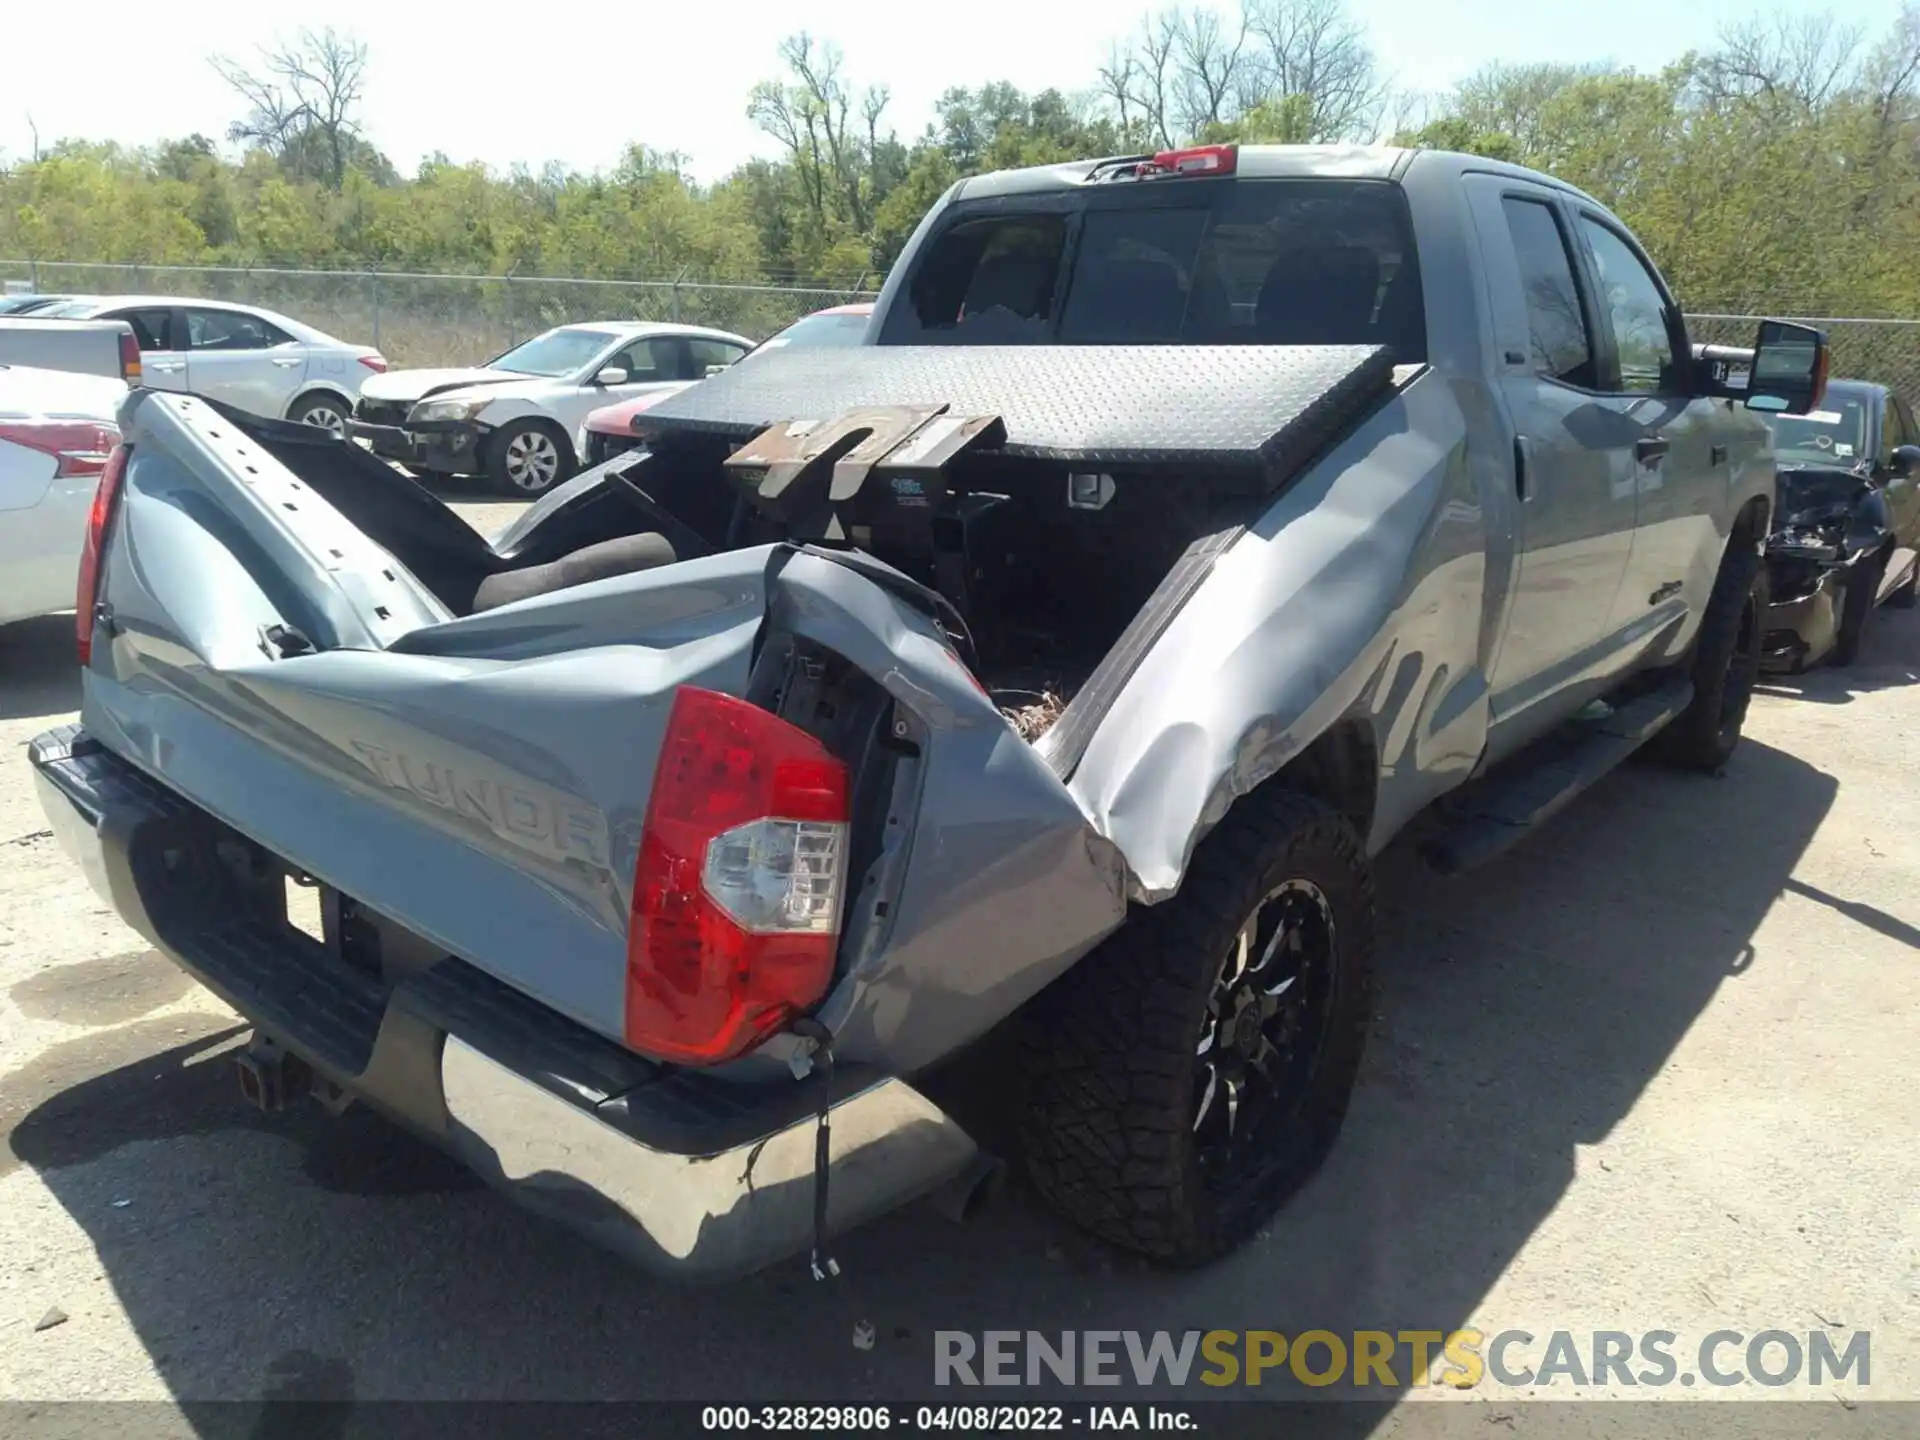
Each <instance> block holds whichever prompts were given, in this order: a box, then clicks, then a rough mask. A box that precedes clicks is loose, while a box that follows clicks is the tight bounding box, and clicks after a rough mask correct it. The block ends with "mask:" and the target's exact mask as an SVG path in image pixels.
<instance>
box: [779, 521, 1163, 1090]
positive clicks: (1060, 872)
mask: <svg viewBox="0 0 1920 1440" xmlns="http://www.w3.org/2000/svg"><path fill="white" fill-rule="evenodd" d="M768 619H769V622H770V624H771V626H772V627H774V628H776V629H784V630H790V631H792V632H793V633H795V634H798V635H804V636H806V637H807V638H809V639H811V640H814V641H816V642H817V643H819V644H821V645H824V646H826V647H827V648H828V649H830V650H832V651H834V652H836V653H837V654H839V655H841V656H843V657H845V658H846V659H847V660H849V661H851V662H852V663H853V664H854V665H856V666H858V667H859V668H860V669H861V670H863V671H865V672H866V673H867V674H868V675H870V676H872V677H873V678H874V679H875V680H877V681H878V682H879V683H880V684H881V686H882V687H883V688H884V689H885V690H886V691H887V692H888V694H890V695H891V696H892V697H893V698H894V699H895V700H896V701H897V702H898V703H899V704H901V705H903V706H905V707H906V708H907V709H909V710H910V711H912V712H913V715H914V717H915V718H916V719H917V720H918V721H919V723H920V727H921V729H920V733H919V734H918V735H917V736H916V740H917V743H918V748H919V749H920V752H921V755H920V763H919V765H918V766H917V767H916V768H917V771H918V773H917V775H916V776H915V777H914V783H913V786H912V789H913V791H914V792H915V793H914V794H913V795H912V797H911V798H910V800H909V801H908V803H907V804H906V805H904V806H903V807H901V809H902V810H903V811H904V816H905V818H904V819H903V821H902V823H904V824H906V825H907V826H908V827H909V829H910V831H911V834H910V837H909V839H908V840H907V844H908V846H909V847H910V861H911V863H909V864H907V865H906V866H905V867H904V869H903V872H902V875H903V879H902V883H901V884H900V887H899V889H898V891H897V892H896V893H895V894H892V895H889V896H888V897H886V898H887V901H888V912H889V913H888V915H887V917H886V919H885V920H884V921H882V922H879V923H881V924H883V925H884V926H885V927H886V928H885V934H884V936H882V937H880V941H881V943H877V944H871V945H863V944H862V943H861V942H862V938H863V937H862V936H861V935H860V934H859V933H858V930H857V928H856V927H850V929H849V933H848V934H847V937H846V941H845V943H844V944H843V947H842V949H843V953H850V954H851V955H852V956H853V960H852V964H851V968H850V970H849V971H848V973H847V974H846V975H845V976H844V977H843V978H842V980H841V982H840V984H839V985H838V986H837V988H836V989H835V991H834V992H833V994H832V995H831V996H830V997H829V998H828V1000H827V1001H826V1003H825V1004H824V1005H823V1006H822V1007H821V1010H820V1013H819V1018H820V1019H821V1020H822V1021H823V1022H824V1023H825V1024H826V1025H827V1027H828V1028H829V1029H830V1030H832V1031H833V1033H834V1051H835V1054H836V1055H838V1056H839V1057H841V1058H842V1059H848V1060H858V1061H867V1062H871V1063H875V1064H881V1065H885V1066H887V1067H889V1068H891V1069H893V1070H895V1071H896V1072H897V1073H901V1074H912V1073H914V1072H915V1071H917V1070H920V1069H922V1068H924V1067H925V1066H926V1065H928V1064H930V1063H932V1062H933V1061H934V1060H937V1059H939V1058H940V1057H941V1056H942V1055H944V1054H946V1053H948V1052H950V1051H951V1050H953V1049H954V1048H955V1047H956V1046H958V1045H962V1044H965V1043H966V1042H967V1041H969V1040H972V1039H974V1038H976V1037H977V1036H979V1035H981V1034H984V1033H985V1032H986V1031H987V1030H988V1029H990V1028H991V1027H992V1026H993V1025H994V1024H996V1023H997V1022H998V1021H1000V1020H1001V1019H1003V1018H1005V1017H1006V1016H1007V1015H1008V1014H1010V1013H1012V1012H1013V1011H1014V1010H1015V1009H1017V1008H1018V1007H1019V1006H1020V1004H1021V1003H1022V1002H1024V1001H1025V1000H1027V999H1028V998H1029V997H1030V996H1032V995H1033V994H1035V993H1036V992H1037V991H1039V990H1040V989H1041V988H1042V987H1043V986H1045V985H1046V984H1047V983H1048V982H1049V981H1051V980H1052V979H1054V977H1056V976H1057V975H1059V974H1060V973H1061V972H1062V971H1064V970H1065V969H1067V967H1068V966H1070V965H1071V964H1072V963H1073V962H1074V961H1075V960H1077V959H1079V958H1080V957H1081V956H1082V955H1083V954H1085V953H1086V952H1087V951H1088V950H1089V949H1091V948H1092V947H1093V946H1094V945H1095V944H1096V943H1097V942H1098V941H1099V940H1100V939H1102V938H1103V937H1104V936H1105V935H1107V934H1108V933H1109V932H1110V931H1112V930H1113V929H1115V928H1116V927H1117V926H1118V925H1119V924H1120V922H1121V920H1122V919H1123V918H1124V917H1125V915H1126V884H1125V867H1124V865H1123V863H1122V861H1121V859H1120V857H1119V855H1118V853H1117V852H1116V850H1115V849H1114V847H1113V846H1112V845H1111V844H1110V843H1109V842H1108V841H1106V840H1105V839H1104V838H1102V837H1101V836H1100V835H1099V834H1098V833H1096V831H1095V830H1094V828H1093V826H1092V825H1091V824H1090V823H1089V822H1088V818H1087V815H1086V813H1085V812H1084V811H1083V810H1082V809H1081V808H1080V806H1079V804H1078V803H1077V802H1076V801H1075V799H1074V798H1073V796H1071V795H1070V794H1068V792H1067V789H1066V787H1065V786H1063V785H1062V784H1061V783H1060V781H1059V779H1058V778H1057V777H1056V776H1055V775H1054V774H1053V772H1052V771H1051V770H1050V769H1048V767H1047V765H1046V764H1045V762H1044V761H1042V760H1041V759H1040V757H1039V756H1037V755H1036V754H1035V753H1034V751H1033V748H1032V747H1031V746H1030V745H1028V744H1027V743H1026V742H1025V741H1024V740H1022V739H1021V738H1020V737H1019V736H1018V735H1017V734H1015V733H1014V731H1013V729H1012V727H1011V726H1009V725H1008V724H1007V722H1006V721H1005V720H1004V719H1002V718H1001V716H1000V713H999V711H997V710H996V709H995V708H994V706H993V703H992V702H991V701H990V700H989V699H988V698H987V697H986V696H985V695H983V694H981V692H980V691H979V690H978V689H976V688H975V687H974V685H973V683H972V681H971V680H970V679H969V677H968V676H967V674H966V672H965V671H964V670H963V669H962V668H961V666H960V664H959V663H958V661H957V659H956V657H955V656H954V654H953V652H952V651H951V650H950V649H948V648H947V645H946V643H945V642H944V641H943V640H942V639H941V638H939V636H938V635H937V633H936V632H935V630H934V628H933V625H932V623H931V622H930V621H928V620H926V619H925V618H924V617H922V616H920V615H918V614H916V613H915V612H913V611H911V610H909V609H907V608H906V607H905V606H902V605H901V604H899V603H898V602H896V601H894V600H893V599H892V598H891V597H889V596H888V595H886V594H885V593H884V592H883V591H882V590H880V589H879V588H878V587H877V586H875V585H873V584H871V583H870V582H868V581H866V580H864V579H862V578H861V577H860V576H858V575H856V574H854V573H853V572H852V571H850V570H848V569H847V568H846V567H844V566H841V565H837V564H835V563H834V562H833V561H831V560H827V559H823V558H821V557H818V556H815V555H809V554H799V555H796V556H794V557H793V558H792V559H791V560H790V561H789V562H788V563H787V565H786V566H785V568H784V569H782V570H781V572H780V574H779V576H778V578H777V579H776V580H775V582H774V584H773V593H772V600H771V606H770V609H769V614H768ZM896 813H899V812H896ZM857 882H858V877H855V883H857ZM853 908H856V909H857V907H853Z"/></svg>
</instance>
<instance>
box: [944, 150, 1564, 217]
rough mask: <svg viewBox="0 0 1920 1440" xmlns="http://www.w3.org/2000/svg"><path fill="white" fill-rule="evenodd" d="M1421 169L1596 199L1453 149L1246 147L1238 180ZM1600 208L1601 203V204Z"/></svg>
mask: <svg viewBox="0 0 1920 1440" xmlns="http://www.w3.org/2000/svg"><path fill="white" fill-rule="evenodd" d="M1127 158H1138V157H1127V156H1119V155H1115V156H1107V157H1104V158H1101V159H1097V160H1075V161H1071V162H1069V163H1067V164H1064V165H1035V166H1032V167H1030V168H1028V169H1024V170H996V171H994V172H993V173H992V174H988V175H976V176H973V177H972V178H970V179H966V180H962V181H961V182H960V183H959V184H958V185H957V186H955V187H954V190H953V192H952V198H953V199H954V200H984V199H989V198H992V197H994V196H1000V195H1020V194H1031V193H1034V192H1037V191H1048V190H1069V189H1073V188H1075V187H1076V186H1078V185H1079V184H1080V183H1081V182H1082V181H1084V180H1085V179H1086V177H1087V176H1088V175H1089V174H1091V173H1092V172H1093V171H1094V170H1096V169H1098V168H1099V167H1100V166H1102V165H1110V164H1112V163H1114V161H1116V160H1123V159H1127ZM1416 166H1417V168H1418V170H1419V171H1420V174H1421V178H1422V179H1426V178H1427V177H1428V176H1429V175H1432V176H1434V177H1435V178H1440V177H1444V176H1455V175H1462V174H1465V173H1467V172H1468V171H1473V172H1476V173H1481V174H1487V173H1491V174H1495V175H1509V176H1512V177H1513V178H1514V179H1516V180H1527V181H1531V182H1532V183H1534V184H1536V185H1550V186H1552V187H1553V188H1554V189H1556V190H1562V191H1565V192H1567V193H1568V194H1572V195H1579V196H1581V198H1583V199H1591V198H1592V197H1590V196H1587V195H1585V194H1584V192H1582V191H1580V190H1577V189H1575V188H1574V187H1573V186H1571V185H1569V184H1567V183H1566V182H1565V181H1564V180H1556V179H1554V178H1553V177H1552V176H1551V175H1543V174H1541V173H1540V172H1539V171H1537V170H1529V169H1527V168H1525V167H1524V166H1520V165H1509V164H1507V163H1506V162H1504V161H1500V160H1488V159H1486V158H1484V157H1482V156H1479V155H1462V154H1458V153H1455V152H1453V151H1450V150H1410V149H1407V148H1405V147H1403V146H1399V145H1242V146H1241V147H1240V155H1239V163H1238V165H1237V167H1236V169H1235V177H1236V178H1243V179H1254V180H1399V179H1401V178H1402V177H1403V176H1405V175H1406V174H1407V172H1408V171H1409V170H1410V169H1413V168H1415V167H1416ZM1596 203H1597V202H1596Z"/></svg>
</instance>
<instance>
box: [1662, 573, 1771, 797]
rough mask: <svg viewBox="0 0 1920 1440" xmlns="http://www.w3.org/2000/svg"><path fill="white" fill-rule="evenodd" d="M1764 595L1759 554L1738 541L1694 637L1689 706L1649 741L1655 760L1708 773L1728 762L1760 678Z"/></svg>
mask: <svg viewBox="0 0 1920 1440" xmlns="http://www.w3.org/2000/svg"><path fill="white" fill-rule="evenodd" d="M1768 594H1769V591H1768V586H1767V567H1766V563H1765V561H1764V560H1763V559H1762V558H1761V555H1760V551H1759V549H1758V548H1757V547H1756V546H1755V545H1754V544H1753V542H1752V541H1751V540H1749V539H1745V538H1742V537H1740V536H1735V538H1734V539H1733V540H1732V541H1731V542H1729V544H1728V546H1727V553H1726V556H1725V558H1723V559H1722V560H1721V562H1720V573H1719V574H1718V575H1717V576H1715V577H1714V582H1713V590H1712V592H1711V593H1710V594H1709V595H1708V596H1707V610H1706V614H1705V615H1703V616H1702V617H1701V619H1700V630H1699V633H1698V635H1697V636H1696V637H1695V639H1694V647H1693V665H1692V670H1693V702H1692V703H1691V704H1690V705H1688V706H1687V708H1686V709H1685V710H1683V711H1681V712H1680V714H1679V715H1677V716H1675V717H1674V719H1673V721H1672V723H1671V724H1669V725H1668V726H1667V728H1666V729H1664V730H1662V731H1661V732H1660V733H1659V734H1658V735H1657V736H1655V737H1654V740H1653V746H1652V748H1653V750H1654V752H1655V753H1656V754H1657V755H1659V756H1660V758H1662V759H1664V760H1668V761H1670V762H1672V763H1673V764H1676V765H1683V766H1686V767H1688V768H1689V769H1694V770H1704V771H1708V772H1709V773H1711V772H1712V771H1716V770H1718V769H1720V767H1721V766H1723V765H1725V764H1726V763H1727V761H1728V760H1729V759H1730V758H1731V757H1732V755H1733V752H1734V750H1735V748H1736V747H1738V745H1739V744H1740V729H1741V727H1742V726H1743V725H1744V724H1745V723H1746V718H1747V706H1748V704H1749V703H1750V702H1751V701H1752V699H1753V687H1754V685H1755V683H1756V682H1757V681H1758V680H1759V678H1760V648H1761V642H1762V640H1763V639H1764V636H1765V627H1766V623H1767V597H1768Z"/></svg>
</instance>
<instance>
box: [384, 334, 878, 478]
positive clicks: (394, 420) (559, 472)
mask: <svg viewBox="0 0 1920 1440" xmlns="http://www.w3.org/2000/svg"><path fill="white" fill-rule="evenodd" d="M872 313H873V307H872V306H871V305H870V304H853V305H837V306H834V307H832V308H830V309H827V310H821V311H816V312H815V313H814V314H812V315H808V316H805V317H803V318H801V319H799V320H796V321H795V322H794V323H793V324H791V325H789V326H788V327H787V328H786V329H784V330H782V331H780V332H779V333H778V334H776V335H774V336H773V337H772V338H770V339H768V340H765V341H762V342H761V343H760V344H759V345H757V346H756V345H755V344H754V343H753V342H752V341H751V340H749V339H747V338H746V337H745V336H743V335H735V334H733V333H731V332H730V331H726V330H711V329H707V328H705V327H703V326H697V325H667V324H644V323H614V322H608V323H599V324H582V325H561V326H558V327H557V328H555V329H552V330H549V331H547V332H546V333H545V334H544V335H536V336H535V337H534V338H533V339H531V340H528V341H527V342H525V343H524V344H521V345H516V346H515V347H514V348H513V349H511V350H509V351H507V352H506V354H504V355H497V356H495V357H494V358H493V359H491V360H489V361H487V362H486V363H485V364H484V365H480V366H478V367H476V368H474V369H471V370H396V371H393V372H391V373H390V374H387V375H384V376H381V377H379V378H378V379H375V380H370V381H368V382H367V384H366V385H365V386H363V387H362V389H361V392H360V399H359V402H358V404H357V405H356V406H355V408H354V414H353V420H352V422H351V424H350V426H349V430H348V433H349V434H351V435H352V436H353V438H354V439H356V440H360V441H362V442H364V443H365V444H366V445H367V446H369V447H370V448H371V449H372V450H373V452H374V454H376V455H378V456H380V457H381V458H382V459H385V460H391V461H395V462H397V463H399V464H401V465H404V466H406V467H407V468H408V469H409V470H413V471H418V472H421V473H424V474H432V475H452V476H467V477H483V478H485V479H486V480H487V481H488V482H489V483H490V484H491V485H492V486H493V487H494V488H495V489H496V490H498V491H500V492H502V493H503V494H507V495H513V496H517V497H520V498H523V499H524V498H529V497H532V496H535V495H541V494H544V493H545V492H546V491H548V490H550V489H552V488H553V487H554V486H556V485H559V484H562V483H564V482H565V481H566V480H568V479H569V478H571V477H572V476H573V474H574V472H575V471H576V470H578V469H579V468H580V467H581V466H591V465H598V464H601V463H604V462H605V461H606V460H608V459H610V458H612V457H613V456H614V455H617V454H620V453H621V452H622V451H625V450H627V449H630V448H631V447H632V446H633V445H634V444H636V443H638V442H637V437H636V435H635V432H634V428H633V427H634V421H635V419H636V418H637V417H638V416H639V415H640V414H641V413H642V412H644V411H645V410H647V409H648V408H649V407H651V406H652V405H654V404H657V403H658V402H659V401H661V400H663V399H665V398H666V397H667V396H669V395H674V394H678V393H679V392H680V391H682V390H685V389H686V388H687V387H688V386H689V385H694V384H697V383H699V382H700V381H701V380H704V379H705V378H707V377H708V376H709V375H712V374H714V373H716V372H718V371H720V370H724V369H726V368H728V367H729V366H731V365H733V364H735V363H737V362H738V361H740V360H742V359H745V358H746V357H748V356H750V355H758V354H762V353H765V352H769V351H778V350H783V349H787V348H790V347H792V348H810V347H813V346H833V345H858V344H859V343H860V341H861V340H862V338H863V337H864V336H865V335H866V329H867V317H868V316H870V315H871V314H872Z"/></svg>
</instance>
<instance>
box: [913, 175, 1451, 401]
mask: <svg viewBox="0 0 1920 1440" xmlns="http://www.w3.org/2000/svg"><path fill="white" fill-rule="evenodd" d="M1181 184H1191V187H1192V188H1191V189H1186V190H1182V189H1179V188H1177V187H1178V186H1180V185H1181ZM1073 202H1074V204H1075V205H1076V206H1079V207H1081V208H1083V209H1084V216H1083V218H1082V220H1081V223H1080V226H1079V235H1078V239H1077V242H1076V243H1074V244H1073V245H1072V246H1069V245H1068V234H1069V232H1070V230H1071V229H1072V228H1073V227H1072V223H1071V221H1072V216H1071V213H1070V212H1069V211H1068V210H1066V209H1062V208H1054V209H1052V210H1050V211H1048V212H1046V213H1039V212H1028V213H1021V212H1019V211H1012V212H1009V211H1007V210H1004V209H1001V210H996V211H995V212H993V213H989V214H982V215H978V216H963V217H962V218H960V219H958V220H956V221H955V222H953V223H951V224H949V226H948V227H947V228H946V229H945V230H944V231H942V232H941V233H940V234H939V235H938V236H937V237H936V238H935V239H934V240H933V242H932V243H931V244H930V245H929V246H928V247H927V248H926V250H925V251H924V252H923V254H922V257H921V259H920V260H919V261H918V263H917V264H916V265H915V267H914V273H913V276H912V278H911V280H910V281H909V282H908V286H907V293H906V294H905V295H904V296H903V297H902V299H903V301H904V302H905V303H903V304H900V305H896V306H894V307H892V309H891V311H890V313H889V315H888V317H887V320H886V322H885V323H886V330H885V332H884V333H883V335H882V337H881V339H882V343H884V344H896V345H900V344H905V345H928V344H936V345H937V344H945V345H1019V344H1029V345H1031V344H1041V345H1386V346H1390V347H1391V348H1392V350H1393V352H1394V358H1395V359H1396V360H1398V361H1400V362H1402V363H1414V362H1419V361H1422V360H1424V359H1425V358H1426V324H1425V306H1424V302H1423V300H1422V297H1421V292H1420V274H1419V269H1418V266H1417V264H1416V258H1415V252H1414V246H1413V238H1412V231H1411V227H1410V224H1409V222H1408V217H1407V206H1406V197H1405V196H1404V194H1403V193H1402V192H1401V190H1400V188H1399V187H1398V186H1396V185H1390V184H1385V183H1381V182H1378V181H1366V180H1257V179H1242V180H1234V181H1217V182H1180V181H1136V182H1125V183H1123V184H1116V185H1113V186H1110V187H1102V188H1101V189H1099V190H1097V191H1089V192H1085V193H1083V194H1078V195H1075V196H1074V197H1073ZM1069 253H1070V254H1071V257H1072V258H1071V259H1070V260H1068V259H1067V258H1066V257H1067V256H1068V255H1069Z"/></svg>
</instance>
